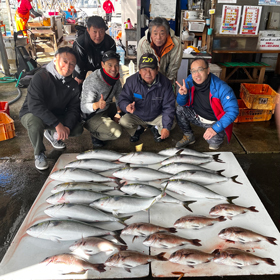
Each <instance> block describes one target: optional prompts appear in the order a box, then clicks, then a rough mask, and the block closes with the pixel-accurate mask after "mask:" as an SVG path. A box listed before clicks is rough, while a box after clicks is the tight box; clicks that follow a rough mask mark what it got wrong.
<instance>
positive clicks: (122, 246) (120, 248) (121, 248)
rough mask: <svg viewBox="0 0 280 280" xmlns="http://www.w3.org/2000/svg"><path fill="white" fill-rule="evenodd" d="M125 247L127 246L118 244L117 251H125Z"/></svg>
mask: <svg viewBox="0 0 280 280" xmlns="http://www.w3.org/2000/svg"><path fill="white" fill-rule="evenodd" d="M126 249H127V246H126V245H120V246H118V250H119V251H125V250H126Z"/></svg>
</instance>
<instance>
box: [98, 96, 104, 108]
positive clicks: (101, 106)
mask: <svg viewBox="0 0 280 280" xmlns="http://www.w3.org/2000/svg"><path fill="white" fill-rule="evenodd" d="M98 106H99V108H100V109H101V110H102V109H104V108H105V107H106V101H105V100H104V98H103V94H101V97H100V99H99V101H98Z"/></svg>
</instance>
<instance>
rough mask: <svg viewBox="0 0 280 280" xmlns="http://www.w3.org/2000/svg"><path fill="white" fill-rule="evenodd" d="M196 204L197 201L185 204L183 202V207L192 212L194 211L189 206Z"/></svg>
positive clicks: (185, 202)
mask: <svg viewBox="0 0 280 280" xmlns="http://www.w3.org/2000/svg"><path fill="white" fill-rule="evenodd" d="M195 202H196V200H190V201H184V202H183V206H184V207H185V208H186V209H187V210H189V211H190V212H192V209H191V208H190V207H189V205H190V204H192V203H195Z"/></svg>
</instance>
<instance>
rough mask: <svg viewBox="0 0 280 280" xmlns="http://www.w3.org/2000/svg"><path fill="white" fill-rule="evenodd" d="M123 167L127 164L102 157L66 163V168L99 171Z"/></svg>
mask: <svg viewBox="0 0 280 280" xmlns="http://www.w3.org/2000/svg"><path fill="white" fill-rule="evenodd" d="M123 167H125V164H122V163H114V162H111V161H106V160H102V159H78V160H75V161H71V162H69V163H68V164H66V165H65V168H82V169H91V170H93V171H97V172H101V171H106V170H110V169H116V168H123Z"/></svg>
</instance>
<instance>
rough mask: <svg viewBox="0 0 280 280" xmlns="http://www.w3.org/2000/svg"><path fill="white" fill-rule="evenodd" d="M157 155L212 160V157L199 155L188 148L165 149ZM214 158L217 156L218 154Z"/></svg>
mask: <svg viewBox="0 0 280 280" xmlns="http://www.w3.org/2000/svg"><path fill="white" fill-rule="evenodd" d="M159 154H160V155H163V156H167V157H171V156H174V155H190V156H196V157H205V158H213V155H210V154H205V153H200V152H197V151H195V150H192V149H188V148H167V149H165V150H161V151H160V152H159ZM215 156H219V154H218V155H215Z"/></svg>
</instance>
